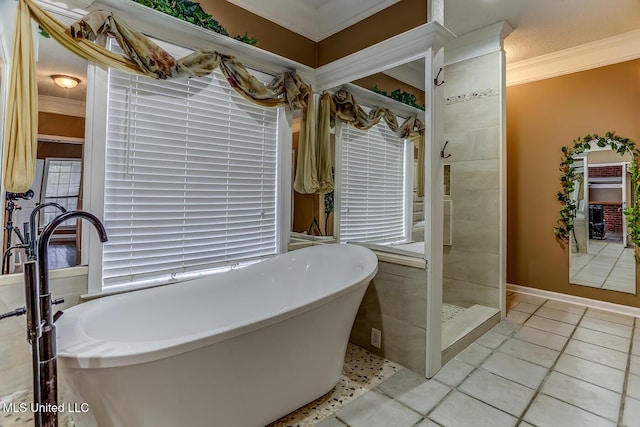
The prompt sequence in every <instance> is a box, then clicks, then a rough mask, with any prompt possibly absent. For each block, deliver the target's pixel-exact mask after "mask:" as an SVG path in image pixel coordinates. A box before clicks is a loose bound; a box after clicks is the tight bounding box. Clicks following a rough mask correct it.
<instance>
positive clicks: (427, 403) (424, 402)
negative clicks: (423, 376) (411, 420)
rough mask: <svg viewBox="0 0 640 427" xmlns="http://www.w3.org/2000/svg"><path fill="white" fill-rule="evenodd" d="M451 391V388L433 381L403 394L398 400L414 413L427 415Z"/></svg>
mask: <svg viewBox="0 0 640 427" xmlns="http://www.w3.org/2000/svg"><path fill="white" fill-rule="evenodd" d="M450 391H451V388H450V387H448V386H446V385H444V384H441V383H439V382H438V381H434V380H431V381H427V382H425V383H423V384H420V385H419V386H417V387H415V388H413V389H411V390H409V391H407V392H405V393H403V394H401V395H400V396H398V397H397V398H396V399H397V400H398V401H399V402H402V403H403V404H405V405H407V406H408V407H409V408H411V409H413V410H414V411H416V412H419V413H421V414H426V413H427V412H429V411H431V410H432V409H433V408H434V407H435V406H436V404H437V403H438V402H440V400H442V398H444V397H445V396H446V395H447V394H448V393H449V392H450Z"/></svg>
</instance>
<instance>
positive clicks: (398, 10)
mask: <svg viewBox="0 0 640 427" xmlns="http://www.w3.org/2000/svg"><path fill="white" fill-rule="evenodd" d="M200 4H201V6H202V8H203V9H204V10H205V12H207V13H209V14H211V15H212V16H213V17H214V18H215V19H216V20H217V21H218V22H220V24H221V25H222V26H223V27H225V28H226V29H227V31H229V34H230V35H231V36H236V35H238V34H244V33H245V32H248V33H249V36H250V37H253V38H256V39H258V45H257V46H258V47H259V48H261V49H264V50H268V51H270V52H273V53H277V54H278V55H282V56H284V57H286V58H289V59H292V60H294V61H297V62H300V63H302V64H305V65H308V66H310V67H314V68H315V67H318V66H320V65H324V64H328V63H329V62H331V61H335V60H336V59H339V58H342V57H343V56H345V55H349V54H351V53H354V52H357V51H358V50H361V49H364V48H365V47H368V46H371V45H373V44H375V43H378V42H381V41H382V40H385V39H387V38H389V37H393V36H395V35H397V34H400V33H403V32H405V31H407V30H410V29H412V28H415V27H417V26H419V25H422V24H425V23H426V22H427V2H426V1H424V0H401V1H399V2H398V3H396V4H394V5H392V6H390V7H388V8H386V9H384V10H381V11H380V12H378V13H376V14H374V15H372V16H370V17H369V18H367V19H365V20H362V21H360V22H358V23H356V24H354V25H352V26H350V27H348V28H345V29H344V30H342V31H340V32H338V33H336V34H334V35H332V36H330V37H327V38H326V39H324V40H322V41H320V42H319V43H316V42H314V41H313V40H309V39H308V38H306V37H303V36H301V35H299V34H297V33H294V32H293V31H290V30H288V29H286V28H284V27H281V26H280V25H278V24H275V23H273V22H271V21H268V20H266V19H264V18H262V17H260V16H258V15H255V14H253V13H251V12H249V11H247V10H245V9H243V8H241V7H239V6H236V5H234V4H231V3H229V2H228V1H226V0H203V1H201V2H200Z"/></svg>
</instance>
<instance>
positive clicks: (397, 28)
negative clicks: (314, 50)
mask: <svg viewBox="0 0 640 427" xmlns="http://www.w3.org/2000/svg"><path fill="white" fill-rule="evenodd" d="M427 22H428V20H427V2H426V1H424V0H401V1H399V2H398V3H396V4H394V5H392V6H389V7H388V8H386V9H384V10H381V11H380V12H378V13H376V14H374V15H371V16H370V17H369V18H367V19H364V20H362V21H360V22H358V23H356V24H354V25H352V26H350V27H349V28H345V29H344V30H342V31H340V32H338V33H336V34H334V35H332V36H330V37H327V38H326V39H324V40H321V41H320V42H319V43H318V56H317V65H318V66H321V65H325V64H328V63H329V62H332V61H335V60H336V59H339V58H342V57H343V56H346V55H350V54H352V53H354V52H357V51H359V50H361V49H364V48H365V47H368V46H371V45H373V44H376V43H379V42H381V41H383V40H386V39H388V38H390V37H393V36H395V35H398V34H401V33H403V32H405V31H408V30H410V29H412V28H415V27H418V26H420V25H422V24H425V23H427Z"/></svg>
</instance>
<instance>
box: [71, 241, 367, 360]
mask: <svg viewBox="0 0 640 427" xmlns="http://www.w3.org/2000/svg"><path fill="white" fill-rule="evenodd" d="M322 246H325V247H329V246H333V245H322ZM345 246H349V247H351V248H358V247H359V248H363V249H367V251H366V252H365V251H362V249H355V251H356V252H358V251H360V252H361V253H362V254H363V255H362V256H363V257H364V262H365V266H367V265H369V264H370V263H371V264H372V266H373V269H372V270H371V271H370V272H369V273H368V274H366V275H365V276H364V277H362V278H359V280H358V281H354V282H353V283H348V284H346V285H345V286H344V287H342V288H341V289H338V290H336V291H334V292H331V293H328V294H326V295H323V296H322V297H321V298H318V299H315V300H312V301H308V302H306V303H304V304H302V305H299V306H295V307H293V308H291V309H290V310H288V311H286V312H284V313H279V314H277V315H275V316H271V317H262V318H259V319H257V320H255V321H253V322H249V323H246V324H242V325H239V326H237V327H233V328H232V329H228V330H224V331H217V330H216V329H213V330H211V329H209V330H206V331H204V332H197V333H194V334H191V335H187V336H184V337H181V338H178V339H176V338H170V339H165V340H154V341H146V342H123V341H104V340H100V339H97V338H94V337H92V336H89V335H87V334H86V333H85V332H84V329H83V328H82V326H81V325H80V324H81V322H82V319H83V317H84V315H87V312H89V311H90V310H92V309H93V306H92V305H93V304H92V302H93V301H89V302H87V303H84V304H80V305H78V306H75V307H73V310H70V311H71V313H68V312H67V313H65V314H66V318H65V316H63V317H62V318H61V319H60V326H62V327H64V328H65V330H66V332H67V333H69V334H70V337H69V338H66V341H71V343H67V344H66V345H61V343H60V340H58V346H59V349H58V364H59V365H60V366H61V367H65V368H76V369H89V368H112V367H118V366H127V365H135V364H141V363H148V362H153V361H155V360H159V359H164V358H168V357H172V356H176V355H179V354H181V353H184V352H188V351H193V350H197V349H199V348H202V347H205V346H208V345H212V344H215V343H218V342H221V341H225V340H228V339H232V338H235V337H238V336H241V335H244V334H248V333H251V332H253V331H256V330H258V329H261V328H265V327H268V326H270V325H273V324H276V323H279V322H283V321H286V320H288V319H291V318H293V317H296V316H299V315H300V314H302V313H304V312H306V311H310V310H313V309H314V308H316V307H320V306H323V305H325V304H328V303H330V302H331V301H333V300H335V299H338V298H340V297H342V296H344V295H346V294H348V293H352V292H356V291H358V290H359V289H360V288H362V287H364V286H368V285H369V283H370V282H371V280H372V279H373V278H374V277H375V275H376V273H377V271H378V259H377V257H376V255H375V254H374V253H373V251H371V250H370V249H368V248H364V247H362V246H358V245H345ZM314 247H315V248H317V247H320V246H314ZM308 249H312V247H310V248H308ZM296 252H298V251H296ZM287 254H290V253H285V254H281V255H284V256H286V255H287ZM274 258H275V257H274ZM274 258H272V259H274ZM367 258H368V259H367ZM268 261H269V260H267V261H266V262H268ZM187 283H189V281H185V282H181V283H176V284H174V286H180V285H184V284H187ZM152 290H156V288H146V289H141V290H140V292H150V291H152ZM136 292H137V291H134V293H136ZM128 294H130V293H128ZM124 295H125V294H119V295H113V296H111V297H112V298H114V299H118V298H120V297H124ZM108 299H109V297H105V298H101V300H108ZM103 303H104V302H103ZM74 348H88V350H85V351H84V352H78V351H73V349H74ZM114 350H115V351H114ZM105 352H107V353H105Z"/></svg>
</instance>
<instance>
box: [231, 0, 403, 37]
mask: <svg viewBox="0 0 640 427" xmlns="http://www.w3.org/2000/svg"><path fill="white" fill-rule="evenodd" d="M227 1H228V2H229V3H233V4H235V5H236V6H239V7H241V8H243V9H246V10H248V11H249V12H252V13H254V14H256V15H258V16H261V17H263V18H265V19H268V20H269V21H272V22H275V23H276V24H278V25H280V26H282V27H284V28H286V29H288V30H291V31H293V32H294V33H298V34H300V35H301V36H304V37H306V38H308V39H311V40H313V41H315V42H319V41H320V40H322V39H325V38H327V37H329V36H331V35H332V34H335V33H337V32H339V31H341V30H344V29H345V28H348V27H350V26H351V25H353V24H355V23H357V22H360V21H361V20H363V19H365V18H368V17H369V16H371V15H373V14H375V13H378V12H380V11H381V10H383V9H386V8H387V7H389V6H391V5H393V4H395V3H397V2H398V1H400V0H382V1H378V2H376V3H375V4H373V5H372V1H371V0H349V2H348V6H349V10H345V5H346V4H347V3H346V2H344V1H343V0H330V1H328V2H326V3H325V4H323V5H322V6H320V7H319V8H317V9H316V8H314V7H313V6H310V5H309V4H307V3H305V2H301V1H299V0H270V1H268V2H265V1H264V0H227ZM283 10H286V11H287V13H286V14H282V13H280V11H283Z"/></svg>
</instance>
